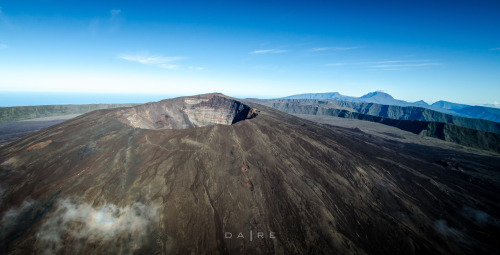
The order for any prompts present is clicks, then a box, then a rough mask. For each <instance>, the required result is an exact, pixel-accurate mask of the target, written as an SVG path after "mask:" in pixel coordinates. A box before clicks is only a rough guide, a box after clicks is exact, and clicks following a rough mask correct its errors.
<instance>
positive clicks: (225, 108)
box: [118, 94, 257, 129]
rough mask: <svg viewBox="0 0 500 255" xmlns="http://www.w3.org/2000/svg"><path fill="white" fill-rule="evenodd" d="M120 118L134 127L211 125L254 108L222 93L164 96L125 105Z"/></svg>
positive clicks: (245, 114)
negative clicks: (142, 102)
mask: <svg viewBox="0 0 500 255" xmlns="http://www.w3.org/2000/svg"><path fill="white" fill-rule="evenodd" d="M119 115H120V116H119V117H118V119H119V120H120V121H122V122H123V123H125V124H127V125H130V126H132V127H134V128H144V129H186V128H196V127H203V126H210V125H217V124H222V125H231V124H234V123H236V122H238V121H241V120H245V119H248V118H253V117H255V116H256V115H257V111H256V110H255V109H252V108H250V107H249V106H247V105H245V104H242V103H241V102H239V101H235V100H233V99H229V98H227V97H225V96H221V95H217V94H214V95H206V96H198V97H185V98H174V99H169V100H163V101H160V102H157V103H148V104H143V105H139V106H136V107H133V108H127V109H123V110H121V111H120V112H119Z"/></svg>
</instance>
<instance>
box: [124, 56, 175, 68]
mask: <svg viewBox="0 0 500 255" xmlns="http://www.w3.org/2000/svg"><path fill="white" fill-rule="evenodd" d="M119 58H120V59H123V60H127V61H131V62H137V63H140V64H144V65H153V66H157V67H160V68H164V69H171V70H173V69H179V65H176V64H173V63H172V62H174V61H177V60H181V59H184V58H183V57H164V56H158V55H150V54H149V53H147V52H146V53H145V54H137V55H122V56H120V57H119Z"/></svg>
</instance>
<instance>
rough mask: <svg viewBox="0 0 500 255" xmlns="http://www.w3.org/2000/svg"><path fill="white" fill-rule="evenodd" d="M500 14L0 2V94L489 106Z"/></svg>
mask: <svg viewBox="0 0 500 255" xmlns="http://www.w3.org/2000/svg"><path fill="white" fill-rule="evenodd" d="M499 11H500V3H498V1H480V2H474V3H471V2H467V1H455V2H453V4H449V2H435V1H409V2H408V1H405V2H377V3H375V2H372V1H353V2H325V1H309V2H307V3H300V2H286V4H284V3H283V2H280V1H252V2H248V3H247V2H237V3H228V2H224V1H215V2H210V3H208V2H205V1H183V2H179V3H157V2H153V1H141V3H140V4H139V3H133V2H120V1H107V2H102V1H86V2H85V3H82V4H74V3H68V2H66V1H51V0H45V1H22V2H0V94H1V93H4V94H5V93H6V92H19V93H35V92H47V93H96V94H107V93H113V94H115V93H117V94H151V95H153V94H178V95H194V94H203V93H210V92H214V91H217V92H221V93H224V94H227V95H231V96H238V97H259V98H270V97H284V96H289V95H294V94H301V93H324V92H339V93H341V94H343V95H348V96H355V97H359V96H362V95H364V94H366V93H368V92H372V91H378V90H382V91H384V92H386V93H388V94H390V95H392V96H393V97H394V98H396V99H400V100H405V101H408V102H415V101H419V100H424V101H425V102H427V103H429V104H431V103H432V102H435V101H439V100H445V101H450V102H455V103H461V104H469V105H485V104H493V103H495V102H500V72H498V70H500V33H499V32H498V28H499V27H500V16H498V12H499ZM27 103H29V102H27Z"/></svg>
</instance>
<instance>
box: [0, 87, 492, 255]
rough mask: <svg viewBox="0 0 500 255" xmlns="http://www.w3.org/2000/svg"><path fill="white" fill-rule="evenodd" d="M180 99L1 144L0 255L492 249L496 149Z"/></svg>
mask: <svg viewBox="0 0 500 255" xmlns="http://www.w3.org/2000/svg"><path fill="white" fill-rule="evenodd" d="M177 100H178V102H174V101H172V100H170V101H169V100H166V101H161V102H159V103H156V104H150V105H149V106H148V105H139V106H136V107H134V108H122V109H109V110H99V111H94V112H91V113H87V114H84V115H81V116H79V117H76V118H74V119H71V120H69V121H66V122H63V123H61V124H57V125H55V126H52V127H50V128H48V129H44V130H42V131H39V132H36V133H34V134H31V135H29V136H27V137H24V138H22V139H20V140H18V141H16V142H14V143H12V144H9V146H6V147H2V148H0V180H1V181H0V191H1V192H0V194H1V204H0V215H1V217H2V227H1V230H0V251H1V253H3V254H22V253H30V254H31V253H35V254H52V253H59V254H68V253H73V254H88V253H113V254H116V253H119V254H153V253H156V254H190V253H191V254H203V253H208V254H236V253H238V254H335V253H341V254H471V253H483V254H484V253H487V254H488V253H490V254H491V253H493V254H495V253H499V252H500V248H499V246H498V243H497V240H496V237H497V236H500V223H499V219H500V199H499V197H498V196H497V194H499V193H500V178H499V177H500V175H499V172H498V171H499V168H498V166H499V165H500V157H499V156H498V155H497V154H493V153H489V154H488V153H474V152H468V151H464V150H455V149H453V148H442V147H439V146H428V145H425V144H415V143H406V142H404V141H397V140H394V139H385V138H384V137H380V136H376V135H373V134H370V133H365V132H363V131H362V130H360V129H355V128H345V127H335V126H331V125H326V124H318V123H314V122H311V121H308V120H304V119H301V118H298V117H295V116H292V115H288V114H285V113H283V112H279V111H277V110H275V109H272V108H269V107H266V106H262V105H259V104H255V103H249V102H244V101H237V100H233V99H231V98H228V97H225V96H222V95H218V94H208V95H202V96H196V97H189V98H182V99H177ZM187 105H189V107H186V106H187ZM166 106H168V107H166ZM197 109H202V110H197ZM167 110H168V111H167ZM191 110H192V111H191ZM256 110H259V111H260V112H256ZM134 114H137V115H135V117H133V116H134ZM165 115H167V116H165ZM162 116H163V117H162ZM176 116H183V117H182V118H177V117H176ZM169 119H175V120H176V121H173V122H169ZM216 120H218V121H216ZM220 120H224V121H220ZM196 123H198V124H196ZM141 125H144V126H141ZM259 232H260V233H262V235H261V236H258V233H259ZM228 233H229V234H228ZM240 233H241V235H240ZM238 236H240V237H239V238H238ZM229 237H231V238H229ZM261 237H262V238H261Z"/></svg>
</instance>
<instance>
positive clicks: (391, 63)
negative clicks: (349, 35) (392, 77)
mask: <svg viewBox="0 0 500 255" xmlns="http://www.w3.org/2000/svg"><path fill="white" fill-rule="evenodd" d="M347 65H349V66H362V67H366V68H370V69H372V70H385V71H399V70H408V69H414V68H419V67H428V66H439V65H442V63H439V62H436V61H435V60H432V59H416V60H382V61H369V62H337V63H329V64H326V66H347Z"/></svg>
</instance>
